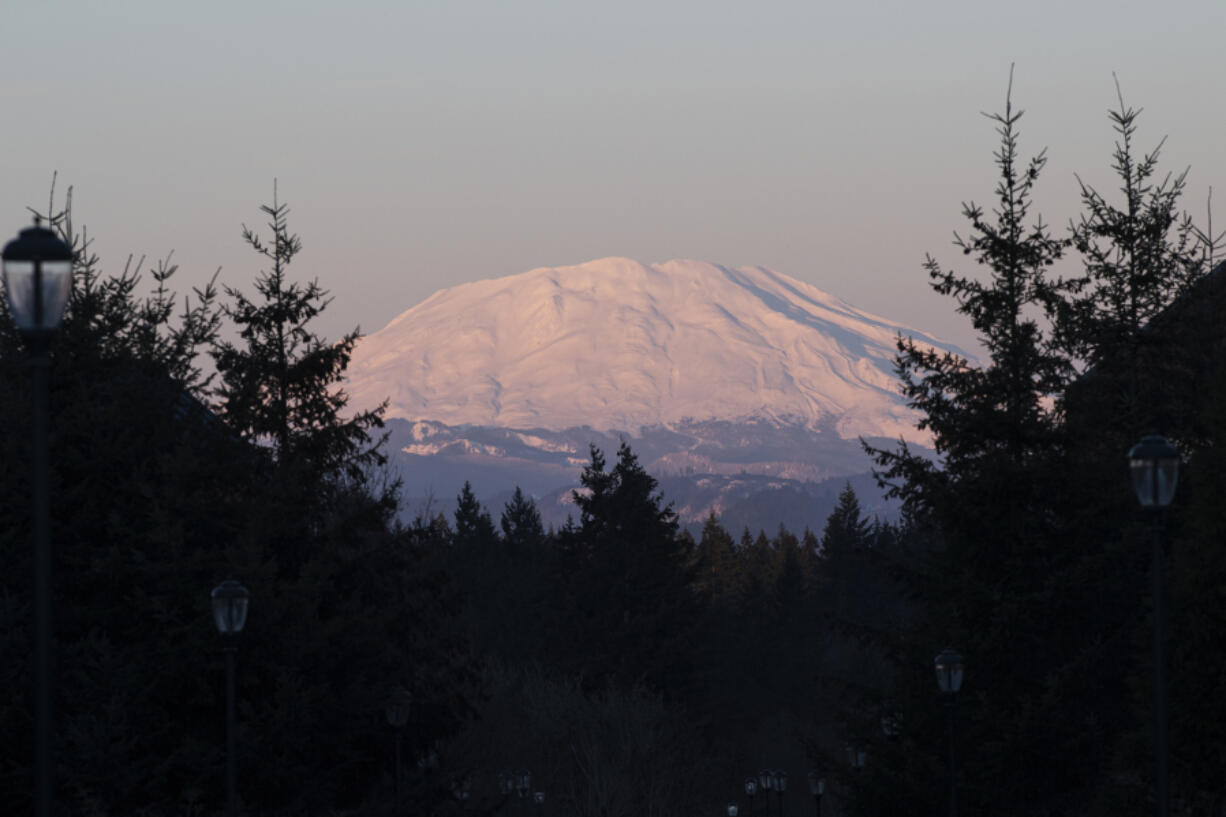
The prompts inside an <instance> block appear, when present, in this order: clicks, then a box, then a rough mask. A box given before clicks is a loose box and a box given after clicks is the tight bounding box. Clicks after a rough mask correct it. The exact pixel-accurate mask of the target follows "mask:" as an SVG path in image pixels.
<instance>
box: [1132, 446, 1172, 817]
mask: <svg viewBox="0 0 1226 817" xmlns="http://www.w3.org/2000/svg"><path fill="white" fill-rule="evenodd" d="M1128 465H1129V470H1130V471H1131V472H1132V487H1133V491H1134V492H1135V493H1136V495H1137V501H1138V502H1139V503H1140V504H1141V507H1142V508H1145V509H1147V510H1152V511H1154V515H1153V518H1152V521H1151V524H1152V528H1153V531H1152V544H1151V547H1152V549H1153V571H1152V572H1153V579H1154V744H1155V746H1154V800H1155V804H1154V805H1155V813H1156V814H1157V815H1158V817H1166V815H1167V809H1168V807H1169V802H1170V791H1169V788H1168V785H1169V783H1168V771H1167V735H1166V728H1167V722H1166V655H1165V653H1166V650H1165V649H1164V647H1165V641H1166V618H1165V609H1164V607H1165V604H1164V601H1163V596H1164V595H1165V594H1164V590H1165V588H1166V581H1165V578H1164V576H1163V559H1162V519H1161V513H1160V512H1161V511H1163V510H1165V509H1166V508H1167V507H1169V506H1170V504H1171V500H1173V499H1174V498H1175V487H1176V486H1177V485H1178V484H1179V452H1178V451H1176V450H1175V447H1174V446H1172V445H1171V444H1170V443H1168V442H1167V441H1166V438H1164V437H1162V436H1160V435H1157V434H1149V435H1147V436H1145V437H1142V438H1141V441H1140V442H1139V443H1137V444H1136V445H1134V446H1133V447H1132V448H1131V449H1130V450H1129V452H1128Z"/></svg>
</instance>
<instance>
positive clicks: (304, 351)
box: [213, 190, 384, 482]
mask: <svg viewBox="0 0 1226 817" xmlns="http://www.w3.org/2000/svg"><path fill="white" fill-rule="evenodd" d="M260 209H261V210H262V211H263V212H264V213H265V214H266V215H267V216H268V217H269V218H270V219H271V221H269V223H268V225H267V226H268V229H269V230H270V231H271V235H270V236H269V237H268V238H262V237H261V236H260V235H259V234H258V233H256V232H255V231H254V230H252V229H251V228H249V227H247V226H246V225H243V240H244V241H246V242H247V244H248V245H249V246H250V247H251V248H252V249H253V250H254V251H255V252H256V253H258V254H259V255H261V256H263V257H264V258H266V259H268V261H269V262H270V264H271V266H270V267H269V268H268V269H266V270H264V271H263V272H262V273H261V274H260V275H259V277H258V278H256V281H255V289H256V292H257V293H258V295H259V296H260V300H252V299H251V298H249V297H247V296H246V295H245V294H243V292H242V291H240V290H238V289H235V288H232V287H227V288H226V294H227V295H228V296H229V297H230V298H231V299H232V301H233V303H232V304H231V305H229V306H227V307H226V309H225V314H226V317H227V318H228V319H229V320H231V321H232V322H233V323H234V325H235V327H236V328H237V329H238V332H239V338H240V339H241V345H240V344H236V343H233V342H231V341H220V342H218V343H217V345H216V347H215V349H214V351H213V359H214V362H215V364H216V366H217V372H218V374H219V375H220V377H221V386H220V387H219V388H218V390H217V397H218V398H219V400H220V409H221V413H222V416H223V417H224V418H225V419H226V421H227V422H228V423H229V425H230V426H231V427H232V428H234V429H236V430H238V431H239V432H241V433H242V435H243V436H244V438H245V439H248V440H251V441H253V442H256V443H259V444H261V445H268V446H270V447H271V449H272V451H273V453H274V455H275V458H276V462H277V465H278V468H279V470H280V472H281V478H282V479H285V478H286V477H287V476H288V475H298V476H300V477H301V478H302V479H304V480H305V481H307V482H311V481H320V480H322V479H324V478H328V477H332V476H333V475H340V476H344V477H346V478H348V479H350V480H355V481H359V482H360V481H362V480H363V479H365V476H366V473H367V469H368V468H369V466H372V465H382V464H383V462H384V456H383V455H382V454H381V453H380V451H379V445H380V443H381V442H382V438H381V437H377V436H372V432H374V431H375V430H377V429H379V428H382V426H383V419H382V418H383V407H382V406H380V407H378V408H376V409H372V410H368V411H362V412H358V413H357V414H355V415H354V416H352V417H349V418H344V417H342V413H343V412H344V410H345V407H346V405H347V404H348V396H347V395H346V394H345V392H344V390H342V389H340V388H339V385H340V383H341V382H342V380H343V378H344V372H345V368H346V367H347V366H348V365H349V358H350V356H351V354H352V353H353V347H354V344H355V343H357V340H358V338H359V337H360V335H359V333H358V331H357V330H354V331H353V332H350V333H349V334H347V335H345V336H344V337H342V338H341V339H340V340H339V341H335V342H328V341H325V340H324V339H323V338H321V337H320V336H319V335H317V334H315V332H314V331H313V330H312V329H311V326H310V324H311V322H312V321H313V320H314V319H315V318H317V317H318V316H319V315H320V313H322V312H323V310H324V309H325V308H326V307H327V305H328V303H329V300H330V299H329V298H328V294H327V293H326V292H325V291H324V290H323V289H322V288H320V286H319V283H318V282H317V281H312V282H310V283H308V284H302V283H299V282H297V281H293V280H291V279H290V278H289V275H288V268H289V265H290V263H291V262H292V261H293V260H294V258H295V257H296V256H297V255H298V253H299V251H300V250H301V249H302V242H301V240H300V239H299V238H298V236H297V235H296V234H293V233H291V232H290V231H289V224H288V216H289V207H288V206H287V205H285V204H283V203H281V202H279V201H278V200H277V197H276V193H275V190H274V194H273V203H272V204H271V205H264V206H262V207H261V208H260Z"/></svg>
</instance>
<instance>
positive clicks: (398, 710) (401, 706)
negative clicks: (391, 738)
mask: <svg viewBox="0 0 1226 817" xmlns="http://www.w3.org/2000/svg"><path fill="white" fill-rule="evenodd" d="M412 700H413V696H412V695H410V694H409V691H408V690H407V689H405V688H404V687H402V686H397V687H396V688H395V689H393V690H392V694H391V695H389V696H388V699H387V725H388V726H390V727H392V728H393V729H401V728H403V727H404V725H405V724H406V723H408V722H409V705H410V703H412Z"/></svg>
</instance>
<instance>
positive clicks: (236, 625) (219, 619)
mask: <svg viewBox="0 0 1226 817" xmlns="http://www.w3.org/2000/svg"><path fill="white" fill-rule="evenodd" d="M213 620H214V621H215V622H216V623H217V631H218V632H219V633H222V634H223V635H231V634H234V633H241V632H242V631H243V627H244V626H245V625H246V624H247V598H246V597H245V596H237V595H229V594H226V593H220V594H218V595H216V596H214V597H213Z"/></svg>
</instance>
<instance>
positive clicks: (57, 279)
mask: <svg viewBox="0 0 1226 817" xmlns="http://www.w3.org/2000/svg"><path fill="white" fill-rule="evenodd" d="M39 263H40V264H41V266H42V269H41V273H42V274H41V276H35V274H34V264H35V262H34V261H11V260H10V261H5V262H4V288H5V291H6V293H7V295H8V301H9V311H10V312H11V313H12V315H13V320H14V322H16V324H17V328H18V329H21V330H22V331H29V330H34V329H55V328H56V327H58V326H59V325H60V319H61V318H63V317H64V306H65V305H66V304H67V303H68V295H69V293H71V292H72V262H71V261H42V262H39ZM36 277H41V280H42V297H43V301H42V314H41V315H39V314H38V313H37V304H36V299H35V297H34V288H35V283H34V281H35V278H36Z"/></svg>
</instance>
